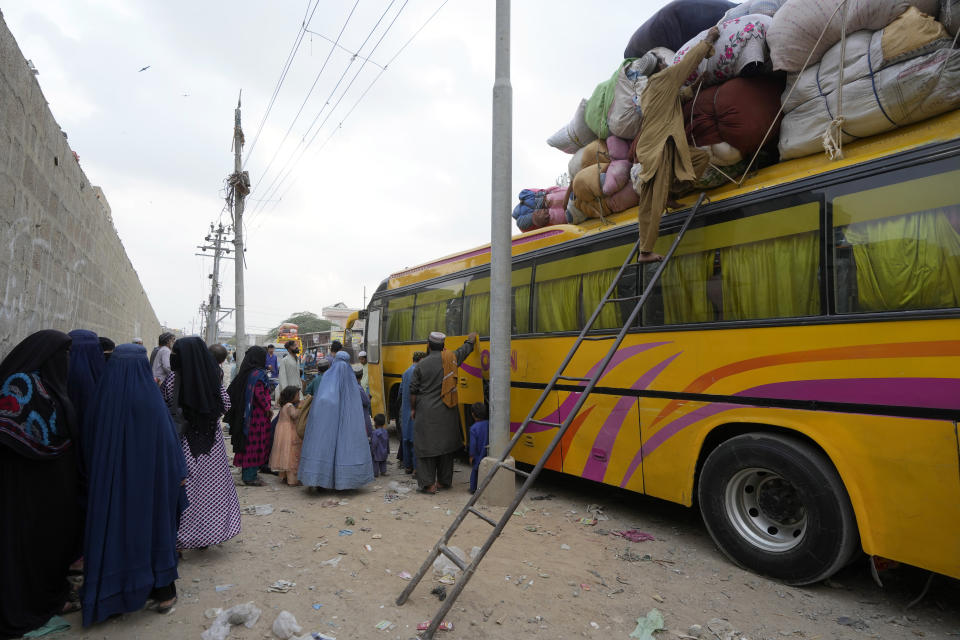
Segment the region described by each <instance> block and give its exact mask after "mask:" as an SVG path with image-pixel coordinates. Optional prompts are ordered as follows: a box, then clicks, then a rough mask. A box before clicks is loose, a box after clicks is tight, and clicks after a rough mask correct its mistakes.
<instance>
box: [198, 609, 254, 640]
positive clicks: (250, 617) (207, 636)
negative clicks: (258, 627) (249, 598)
mask: <svg viewBox="0 0 960 640" xmlns="http://www.w3.org/2000/svg"><path fill="white" fill-rule="evenodd" d="M260 613H261V611H260V609H259V608H258V607H257V606H256V605H254V604H253V603H252V602H247V603H246V604H238V605H236V606H233V607H230V608H229V609H227V610H226V611H223V612H221V613H220V615H218V616H217V617H216V619H215V620H214V621H213V624H212V625H210V628H209V629H207V630H206V631H204V632H203V633H202V634H200V638H201V639H202V640H226V638H227V636H229V635H230V627H231V626H232V625H238V624H242V625H243V626H245V627H246V628H248V629H252V628H253V625H255V624H257V620H259V619H260Z"/></svg>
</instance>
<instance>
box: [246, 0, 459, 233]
mask: <svg viewBox="0 0 960 640" xmlns="http://www.w3.org/2000/svg"><path fill="white" fill-rule="evenodd" d="M447 2H449V0H443V2H441V3H440V5H439V6H438V7H437V8H436V10H434V12H433V13H432V14H430V17H428V18H427V19H426V21H424V23H423V24H422V25H420V28H418V29H417V30H416V31H415V32H414V33H413V35H411V36H410V38H409V39H407V41H406V42H404V43H403V46H401V47H400V48H399V49H398V50H397V52H396V53H394V54H393V56H392V57H391V58H390V60H389V61H388V62H387V64H385V65H383V67H381V70H380V72H379V73H378V74H377V75H376V76H375V77H374V79H373V80H372V81H371V82H370V84H369V85H367V88H366V89H364V91H363V93H361V94H360V97H359V98H358V99H357V101H356V102H354V103H353V106H351V107H350V109H349V110H348V111H347V113H346V114H345V115H344V116H343V118H342V119H341V120H340V122H339V123H338V124H337V127H336V128H334V129H333V131H331V132H330V135H329V136H327V138H326V140H324V141H323V143H322V144H321V145H320V148H319V149H317V153H319V152H320V151H322V150H323V148H324V147H326V146H327V143H329V142H330V139H331V138H333V136H334V135H335V134H336V133H337V131H339V130H340V128H341V127H342V126H343V123H344V122H345V121H346V120H347V118H349V117H350V114H352V113H353V111H354V110H355V109H356V108H357V106H359V104H360V103H361V102H362V101H363V99H364V98H365V97H366V95H367V93H369V91H370V90H371V89H372V88H373V86H374V85H375V84H376V83H377V81H378V80H379V79H380V77H381V76H382V75H383V74H384V73H385V72H386V71H387V69H389V68H390V65H391V64H393V62H394V61H395V60H396V59H397V58H398V57H399V56H400V54H401V53H403V51H404V50H405V49H406V48H407V47H408V46H409V45H410V43H411V42H413V40H414V39H415V38H416V37H417V36H418V35H419V34H420V32H421V31H423V30H424V29H425V28H426V27H427V25H428V24H430V22H431V21H432V20H433V19H434V18H435V17H436V15H437V14H438V13H440V10H441V9H443V7H444V6H445V5H446V4H447ZM401 10H402V9H401ZM344 95H346V92H344ZM342 97H343V96H341V99H342ZM337 104H339V102H338V103H337ZM335 108H336V107H334V109H335ZM332 111H333V110H331V112H332ZM325 122H326V120H324V123H325ZM322 127H323V124H321V125H320V128H318V129H317V132H316V133H314V136H313V137H314V138H315V137H316V135H317V133H319V132H320V129H321V128H322ZM312 142H313V138H311V140H310V143H312ZM310 143H308V145H307V146H309V144H310ZM304 153H306V149H304ZM303 155H304V154H301V155H300V157H301V158H302V157H303ZM291 171H292V169H291ZM289 175H290V172H288V173H287V176H286V177H289ZM286 177H285V178H284V180H286ZM295 182H296V181H295V180H294V182H291V183H290V184H289V185H287V188H286V189H285V190H284V192H283V193H282V194H281V195H280V197H279V198H270V199H269V200H265V201H269V202H273V207H271V208H270V211H273V210H274V209H276V207H277V206H278V204H279V203H280V202H281V201H282V200H283V198H284V196H286V194H287V192H288V191H289V190H290V188H292V186H293V184H294V183H295ZM282 183H283V181H281V185H282ZM277 190H279V185H278V187H277ZM271 195H273V194H271ZM261 210H262V207H261ZM258 212H259V211H258ZM252 217H253V216H251V218H252ZM258 226H259V225H258Z"/></svg>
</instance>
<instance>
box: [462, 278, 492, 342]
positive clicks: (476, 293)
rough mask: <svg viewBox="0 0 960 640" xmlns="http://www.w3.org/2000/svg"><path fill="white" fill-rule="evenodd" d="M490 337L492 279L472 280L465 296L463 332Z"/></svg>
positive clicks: (467, 286) (465, 291)
mask: <svg viewBox="0 0 960 640" xmlns="http://www.w3.org/2000/svg"><path fill="white" fill-rule="evenodd" d="M471 331H476V332H477V334H478V335H480V336H484V337H486V336H489V335H490V277H489V276H486V275H484V276H481V277H476V278H472V279H471V280H470V282H468V283H467V285H466V288H465V290H464V295H463V332H464V333H470V332H471Z"/></svg>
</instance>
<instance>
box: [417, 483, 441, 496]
mask: <svg viewBox="0 0 960 640" xmlns="http://www.w3.org/2000/svg"><path fill="white" fill-rule="evenodd" d="M417 493H428V494H430V495H434V494H436V493H437V485H435V484H432V485H430V486H429V487H423V488H422V489H417Z"/></svg>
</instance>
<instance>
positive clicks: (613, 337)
mask: <svg viewBox="0 0 960 640" xmlns="http://www.w3.org/2000/svg"><path fill="white" fill-rule="evenodd" d="M616 339H617V336H615V335H609V336H594V337H590V338H584V340H589V341H590V342H598V341H600V340H616Z"/></svg>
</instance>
